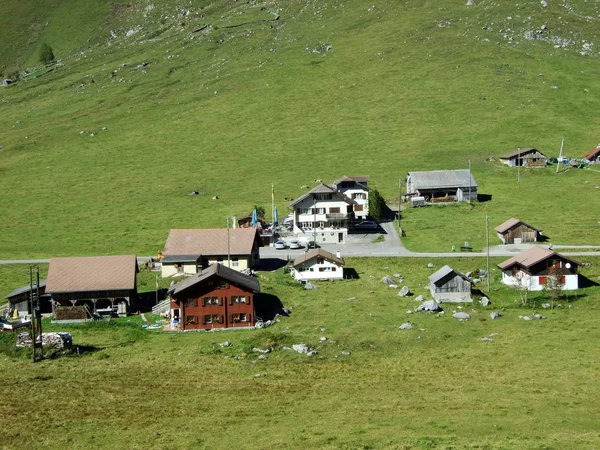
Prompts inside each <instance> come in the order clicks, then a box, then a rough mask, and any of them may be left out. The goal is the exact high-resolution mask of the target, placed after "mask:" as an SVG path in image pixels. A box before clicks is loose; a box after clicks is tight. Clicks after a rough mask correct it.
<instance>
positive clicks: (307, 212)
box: [299, 208, 312, 214]
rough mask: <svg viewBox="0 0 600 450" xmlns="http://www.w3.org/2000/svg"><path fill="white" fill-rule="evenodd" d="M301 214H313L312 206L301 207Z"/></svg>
mask: <svg viewBox="0 0 600 450" xmlns="http://www.w3.org/2000/svg"><path fill="white" fill-rule="evenodd" d="M299 212H300V214H311V213H312V211H311V208H300V209H299Z"/></svg>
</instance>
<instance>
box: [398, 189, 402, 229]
mask: <svg viewBox="0 0 600 450" xmlns="http://www.w3.org/2000/svg"><path fill="white" fill-rule="evenodd" d="M401 205H402V178H398V235H399V236H400V237H402V228H400V212H401V211H402V207H401Z"/></svg>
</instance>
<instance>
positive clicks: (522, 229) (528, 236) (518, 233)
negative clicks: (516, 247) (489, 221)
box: [498, 223, 538, 244]
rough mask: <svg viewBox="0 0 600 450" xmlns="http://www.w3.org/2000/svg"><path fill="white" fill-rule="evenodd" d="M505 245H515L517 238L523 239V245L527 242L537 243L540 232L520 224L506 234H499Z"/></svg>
mask: <svg viewBox="0 0 600 450" xmlns="http://www.w3.org/2000/svg"><path fill="white" fill-rule="evenodd" d="M498 234H499V235H500V236H501V239H502V240H503V242H504V243H505V244H514V243H515V238H516V239H521V243H526V242H537V237H538V232H537V230H535V229H533V228H531V227H528V226H527V225H525V224H522V223H521V224H519V225H518V226H516V227H514V228H511V229H510V230H507V231H505V232H504V233H498Z"/></svg>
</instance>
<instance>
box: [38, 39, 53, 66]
mask: <svg viewBox="0 0 600 450" xmlns="http://www.w3.org/2000/svg"><path fill="white" fill-rule="evenodd" d="M52 61H54V51H53V50H52V47H50V46H49V45H48V44H46V43H43V44H42V47H41V48H40V62H41V63H42V64H50V63H51V62H52Z"/></svg>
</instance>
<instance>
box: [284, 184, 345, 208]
mask: <svg viewBox="0 0 600 450" xmlns="http://www.w3.org/2000/svg"><path fill="white" fill-rule="evenodd" d="M313 194H333V195H334V196H336V197H338V198H339V199H340V200H343V201H345V202H346V203H349V204H351V205H353V204H355V203H356V202H355V201H354V200H352V199H349V198H348V197H346V196H345V195H344V194H340V193H339V192H337V191H336V190H335V189H334V188H332V187H331V186H327V185H326V184H323V183H321V184H319V185H318V186H315V187H314V188H312V189H311V190H310V191H308V192H307V193H305V194H304V195H301V196H300V197H298V198H297V199H296V200H294V201H293V202H290V204H289V205H288V206H290V207H292V206H294V205H296V204H298V203H300V202H301V201H302V200H304V199H305V198H308V197H310V196H311V195H313Z"/></svg>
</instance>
